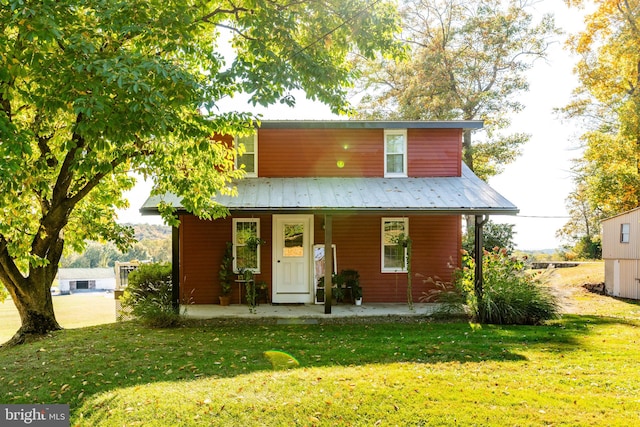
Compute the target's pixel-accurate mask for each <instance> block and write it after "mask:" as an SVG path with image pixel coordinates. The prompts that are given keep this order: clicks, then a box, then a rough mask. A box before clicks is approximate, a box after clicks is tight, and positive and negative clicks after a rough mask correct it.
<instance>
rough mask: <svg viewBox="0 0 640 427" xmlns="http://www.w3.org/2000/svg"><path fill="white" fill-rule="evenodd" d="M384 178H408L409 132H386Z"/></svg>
mask: <svg viewBox="0 0 640 427" xmlns="http://www.w3.org/2000/svg"><path fill="white" fill-rule="evenodd" d="M384 176H386V177H394V176H397V177H406V176H407V130H406V129H393V130H385V131H384Z"/></svg>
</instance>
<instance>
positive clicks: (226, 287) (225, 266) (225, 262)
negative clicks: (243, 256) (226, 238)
mask: <svg viewBox="0 0 640 427" xmlns="http://www.w3.org/2000/svg"><path fill="white" fill-rule="evenodd" d="M233 277H234V273H233V244H232V243H231V242H227V246H226V247H225V249H224V253H223V255H222V262H221V263H220V271H219V272H218V279H219V281H220V292H221V295H220V305H229V304H230V302H231V287H232V284H233Z"/></svg>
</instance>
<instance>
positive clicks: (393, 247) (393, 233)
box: [382, 218, 409, 273]
mask: <svg viewBox="0 0 640 427" xmlns="http://www.w3.org/2000/svg"><path fill="white" fill-rule="evenodd" d="M408 235H409V219H408V218H382V272H383V273H396V272H406V271H407V248H406V247H405V246H404V245H403V240H404V238H405V237H407V236H408Z"/></svg>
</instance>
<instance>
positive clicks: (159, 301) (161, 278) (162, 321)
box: [120, 263, 180, 328]
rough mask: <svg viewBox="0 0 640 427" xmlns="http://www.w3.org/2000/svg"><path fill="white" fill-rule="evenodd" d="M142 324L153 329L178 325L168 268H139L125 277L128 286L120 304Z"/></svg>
mask: <svg viewBox="0 0 640 427" xmlns="http://www.w3.org/2000/svg"><path fill="white" fill-rule="evenodd" d="M120 302H121V304H122V307H123V308H124V309H125V310H128V311H129V312H130V313H131V314H133V315H134V316H135V317H136V318H138V319H140V320H141V321H142V323H143V324H145V325H147V326H150V327H153V328H169V327H174V326H177V325H178V324H179V323H180V315H179V313H178V312H177V311H176V310H175V309H174V307H173V301H172V285H171V264H170V263H156V264H142V265H140V267H138V268H137V269H136V270H134V271H132V272H131V273H130V274H129V284H128V285H127V287H126V288H125V291H124V295H123V296H122V299H121V300H120Z"/></svg>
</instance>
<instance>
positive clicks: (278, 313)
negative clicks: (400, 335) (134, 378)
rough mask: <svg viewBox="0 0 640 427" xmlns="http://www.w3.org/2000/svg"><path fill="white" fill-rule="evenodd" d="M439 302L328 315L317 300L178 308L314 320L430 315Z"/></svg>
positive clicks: (209, 314) (214, 314) (200, 314)
mask: <svg viewBox="0 0 640 427" xmlns="http://www.w3.org/2000/svg"><path fill="white" fill-rule="evenodd" d="M438 306H439V304H436V303H414V304H413V310H412V309H410V308H409V306H408V304H406V303H370V304H363V305H361V306H357V305H352V304H337V305H333V306H332V310H331V315H330V316H328V315H327V314H325V312H324V305H318V304H260V305H258V306H256V308H255V313H251V312H250V311H249V307H248V306H247V305H246V304H232V305H230V306H226V307H223V306H221V305H219V304H194V305H181V306H180V312H181V313H184V314H185V316H186V317H187V318H190V319H225V318H227V319H234V318H249V319H259V318H273V319H282V322H281V323H289V322H294V321H295V322H298V321H299V322H300V323H315V321H317V320H321V319H331V318H336V317H338V318H340V317H363V318H364V317H424V316H430V315H432V314H433V313H434V312H435V311H436V309H437V307H438ZM306 319H309V321H306ZM311 319H315V321H314V320H311Z"/></svg>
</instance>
